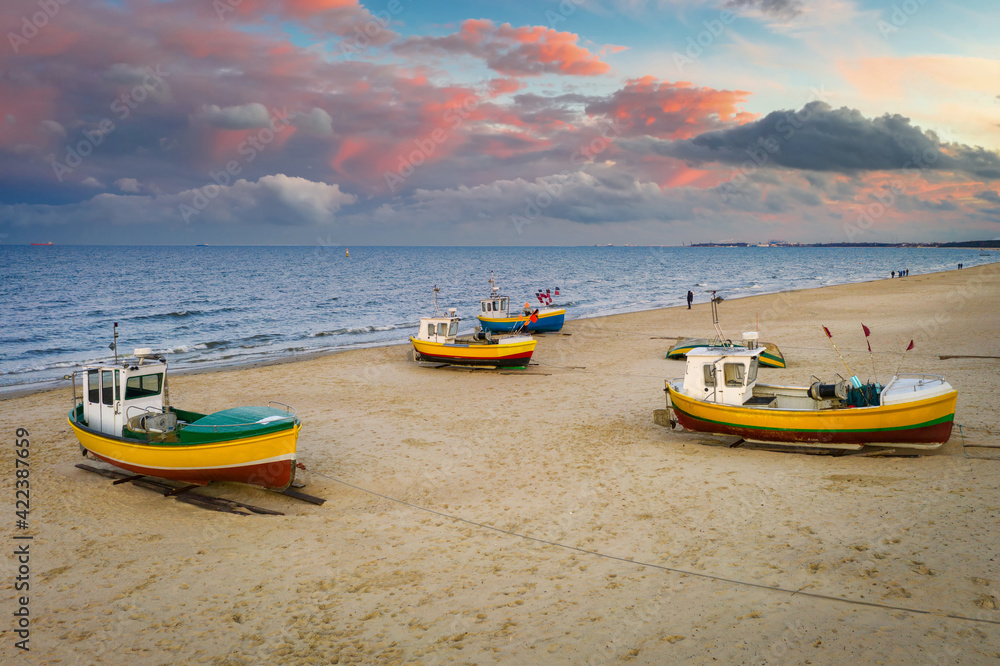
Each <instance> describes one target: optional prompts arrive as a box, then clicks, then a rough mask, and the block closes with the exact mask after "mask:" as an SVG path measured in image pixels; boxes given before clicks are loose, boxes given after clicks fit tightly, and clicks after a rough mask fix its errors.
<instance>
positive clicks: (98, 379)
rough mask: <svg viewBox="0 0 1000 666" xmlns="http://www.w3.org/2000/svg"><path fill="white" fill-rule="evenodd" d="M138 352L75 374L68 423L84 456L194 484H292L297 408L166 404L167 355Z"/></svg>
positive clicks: (278, 486)
mask: <svg viewBox="0 0 1000 666" xmlns="http://www.w3.org/2000/svg"><path fill="white" fill-rule="evenodd" d="M135 355H136V359H126V360H125V361H124V362H123V363H121V364H119V363H117V362H116V363H115V364H113V365H96V366H85V367H84V368H83V370H82V371H80V372H77V373H73V402H74V406H73V409H72V411H70V413H69V425H70V427H71V428H72V429H73V433H74V434H75V435H76V437H77V439H78V440H79V441H80V447H81V449H82V450H83V452H84V455H87V454H90V455H92V456H94V457H95V458H98V459H100V460H103V461H105V462H108V463H111V464H112V465H114V466H116V467H120V468H122V469H125V470H128V471H130V472H133V473H134V474H137V475H144V476H156V477H160V478H164V479H173V480H176V481H183V482H186V483H192V484H199V485H204V484H207V483H209V482H212V481H236V482H239V483H247V484H250V485H254V486H260V487H263V488H268V489H271V490H284V489H285V488H287V487H288V486H289V485H291V483H292V481H293V480H294V478H295V464H296V463H295V457H296V444H297V442H298V436H299V430H300V429H301V427H302V425H301V423H300V421H299V419H298V417H297V416H296V415H295V411H294V410H293V409H292V408H291V407H288V406H287V405H283V404H281V403H274V402H272V403H269V404H268V406H267V407H236V408H233V409H226V410H223V411H220V412H215V413H213V414H201V413H198V412H190V411H185V410H180V409H176V408H175V407H173V406H170V405H168V404H167V403H168V400H167V362H166V360H165V359H164V358H163V357H161V356H158V355H156V354H154V353H153V352H152V351H151V350H149V349H137V350H135ZM78 374H79V375H81V377H82V385H83V386H82V388H83V391H82V395H80V396H78V395H77V390H76V387H77V385H76V376H77V375H78ZM272 405H279V406H278V407H274V406H272Z"/></svg>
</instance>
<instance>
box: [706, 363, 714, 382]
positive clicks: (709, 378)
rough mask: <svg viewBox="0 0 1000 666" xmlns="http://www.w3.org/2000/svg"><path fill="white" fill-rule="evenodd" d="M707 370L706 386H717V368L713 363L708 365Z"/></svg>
mask: <svg viewBox="0 0 1000 666" xmlns="http://www.w3.org/2000/svg"><path fill="white" fill-rule="evenodd" d="M703 367H704V369H705V386H715V366H714V365H712V364H711V363H706V364H705V365H704V366H703Z"/></svg>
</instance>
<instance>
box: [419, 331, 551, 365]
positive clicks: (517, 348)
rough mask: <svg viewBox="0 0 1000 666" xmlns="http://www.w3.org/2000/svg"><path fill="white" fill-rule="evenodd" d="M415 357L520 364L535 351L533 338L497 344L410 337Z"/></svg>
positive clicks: (451, 362) (430, 360) (431, 360)
mask: <svg viewBox="0 0 1000 666" xmlns="http://www.w3.org/2000/svg"><path fill="white" fill-rule="evenodd" d="M410 344H412V345H413V351H414V355H415V358H416V360H418V361H422V362H426V363H447V364H448V365H473V366H489V367H497V368H523V367H526V366H527V365H528V362H529V361H530V360H531V355H532V354H533V353H534V351H535V345H536V344H537V341H536V340H525V341H524V342H514V343H504V342H500V343H496V344H444V343H440V342H428V341H426V340H417V339H416V338H413V337H411V338H410Z"/></svg>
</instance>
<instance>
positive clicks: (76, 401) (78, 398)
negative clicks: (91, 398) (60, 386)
mask: <svg viewBox="0 0 1000 666" xmlns="http://www.w3.org/2000/svg"><path fill="white" fill-rule="evenodd" d="M78 372H82V371H81V370H74V371H73V372H71V373H69V374H68V375H66V377H64V379H69V380H70V382H72V384H73V409H76V408H77V407H78V406H80V405H82V404H83V394H82V393H81V394H80V395H77V394H76V375H77V373H78ZM80 386H81V387H82V386H83V382H81V383H80Z"/></svg>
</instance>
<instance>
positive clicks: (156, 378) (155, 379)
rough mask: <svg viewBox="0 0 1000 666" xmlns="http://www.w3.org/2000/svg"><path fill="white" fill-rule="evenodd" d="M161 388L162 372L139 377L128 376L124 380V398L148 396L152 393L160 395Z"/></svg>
mask: <svg viewBox="0 0 1000 666" xmlns="http://www.w3.org/2000/svg"><path fill="white" fill-rule="evenodd" d="M162 389H163V373H157V374H155V375H142V376H140V377H129V378H128V381H126V382H125V399H126V400H132V399H134V398H148V397H149V396H153V395H160V391H161V390H162Z"/></svg>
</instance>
